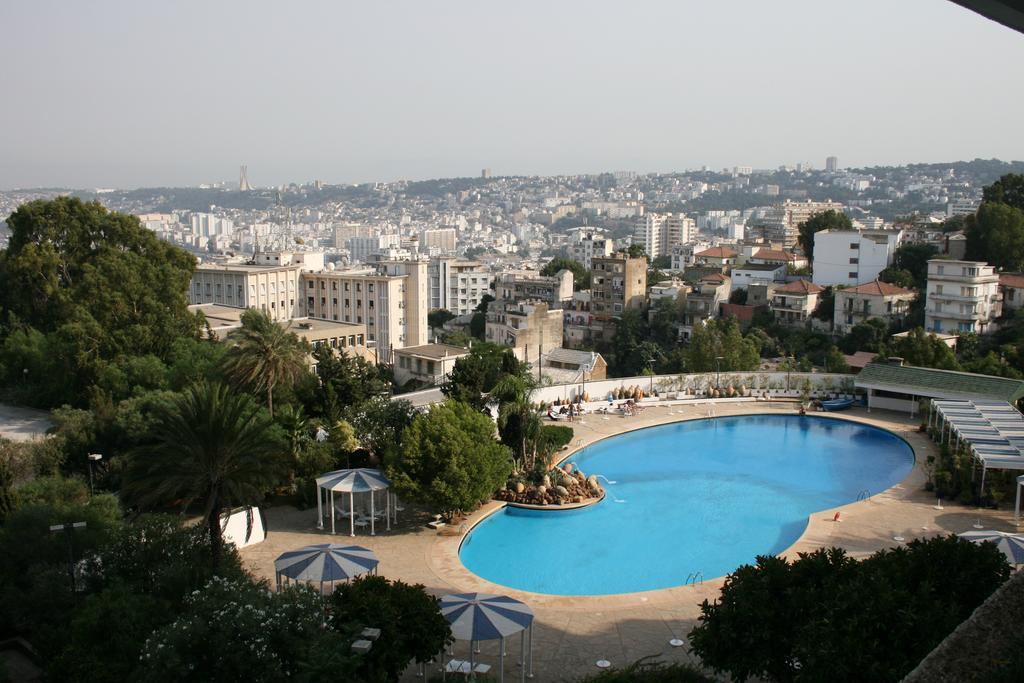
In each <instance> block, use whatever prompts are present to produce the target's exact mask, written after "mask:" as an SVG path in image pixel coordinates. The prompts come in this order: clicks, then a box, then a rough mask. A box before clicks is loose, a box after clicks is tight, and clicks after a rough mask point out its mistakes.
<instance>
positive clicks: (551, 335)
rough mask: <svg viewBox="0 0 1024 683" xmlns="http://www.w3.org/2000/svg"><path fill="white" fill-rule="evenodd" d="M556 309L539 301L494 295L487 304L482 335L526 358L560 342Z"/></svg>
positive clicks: (559, 319) (553, 347) (561, 320)
mask: <svg viewBox="0 0 1024 683" xmlns="http://www.w3.org/2000/svg"><path fill="white" fill-rule="evenodd" d="M562 316H563V314H562V311H561V310H560V309H550V308H548V305H547V304H546V303H544V302H543V301H506V300H504V299H498V300H497V301H492V302H491V303H490V304H488V306H487V324H486V328H485V333H484V338H485V339H486V340H487V341H489V342H491V343H492V344H499V345H501V346H508V347H511V348H512V349H513V350H514V351H515V354H516V356H517V357H518V358H520V359H521V360H526V361H529V360H530V359H531V358H533V359H536V358H537V356H538V354H540V355H543V354H546V353H548V352H549V351H551V350H552V349H557V348H559V347H560V346H562V322H563V318H562Z"/></svg>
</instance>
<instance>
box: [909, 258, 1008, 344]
mask: <svg viewBox="0 0 1024 683" xmlns="http://www.w3.org/2000/svg"><path fill="white" fill-rule="evenodd" d="M1002 312H1003V295H1002V293H1001V292H1000V291H999V275H998V274H997V273H996V272H995V268H994V267H993V266H990V265H988V264H987V263H985V262H984V261H945V260H942V259H932V260H931V261H928V293H927V299H926V301H925V314H924V315H925V329H927V330H928V331H929V332H937V333H947V334H959V333H965V332H978V333H982V332H985V331H986V330H988V327H989V325H991V324H992V322H993V321H994V320H995V319H996V318H998V317H999V316H1000V315H1002Z"/></svg>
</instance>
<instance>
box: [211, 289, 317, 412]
mask: <svg viewBox="0 0 1024 683" xmlns="http://www.w3.org/2000/svg"><path fill="white" fill-rule="evenodd" d="M308 353H309V350H308V345H307V344H306V343H305V342H303V341H301V340H300V339H299V338H298V337H296V336H295V333H294V332H288V331H287V330H286V329H284V328H283V327H281V326H280V325H278V324H277V323H275V322H274V321H273V320H271V319H270V316H269V315H267V314H266V313H264V312H262V311H257V310H256V309H252V308H251V309H249V310H247V311H246V312H245V313H243V314H242V326H241V327H240V328H238V329H237V330H232V331H231V333H230V334H228V352H227V354H226V355H225V356H224V372H225V374H226V376H227V377H228V378H229V379H230V380H231V381H232V382H233V383H234V384H235V385H237V386H242V387H247V388H249V389H251V390H252V391H254V392H257V393H261V394H262V393H265V394H266V395H267V410H269V411H270V416H271V417H273V416H274V389H275V388H277V387H279V386H284V387H287V386H290V385H291V384H293V383H294V382H295V380H296V379H298V378H299V376H301V375H302V373H303V372H305V371H306V370H307V369H308V368H309V361H308V359H307V355H308Z"/></svg>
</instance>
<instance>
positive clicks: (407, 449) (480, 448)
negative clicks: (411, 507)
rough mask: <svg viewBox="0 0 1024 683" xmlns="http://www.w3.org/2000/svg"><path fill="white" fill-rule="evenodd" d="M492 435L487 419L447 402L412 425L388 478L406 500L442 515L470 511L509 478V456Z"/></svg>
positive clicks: (459, 405) (470, 409) (463, 405)
mask: <svg viewBox="0 0 1024 683" xmlns="http://www.w3.org/2000/svg"><path fill="white" fill-rule="evenodd" d="M494 436H495V435H494V422H492V421H491V418H489V417H487V416H486V415H483V414H481V413H479V412H477V411H476V410H474V409H473V408H472V407H470V406H469V405H467V404H465V403H459V402H458V401H445V402H444V403H441V404H438V405H435V406H433V407H432V408H431V409H430V412H428V413H426V414H424V415H418V416H416V419H414V420H413V421H412V424H411V425H409V428H408V429H407V430H406V433H405V436H404V437H403V439H402V453H401V457H400V458H399V460H398V462H396V463H394V464H393V465H392V466H391V467H389V468H388V476H389V477H390V479H391V481H392V482H393V483H394V486H395V490H396V491H397V492H398V494H399V495H401V496H402V497H403V498H405V499H408V500H412V501H416V502H420V503H424V504H427V505H432V506H435V507H436V508H437V509H439V510H441V511H443V512H446V513H448V512H452V511H457V510H472V509H474V508H475V507H476V506H477V505H479V504H480V503H482V502H484V501H485V500H487V499H488V498H490V497H491V495H492V494H493V493H494V491H496V490H497V489H498V488H499V487H500V486H502V485H503V484H504V483H505V482H506V481H507V480H508V476H509V474H511V473H512V457H511V455H512V454H511V452H510V451H509V449H508V448H507V447H505V446H504V445H502V444H501V443H499V442H498V441H497V439H495V438H494Z"/></svg>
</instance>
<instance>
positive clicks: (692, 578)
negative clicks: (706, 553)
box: [683, 572, 704, 586]
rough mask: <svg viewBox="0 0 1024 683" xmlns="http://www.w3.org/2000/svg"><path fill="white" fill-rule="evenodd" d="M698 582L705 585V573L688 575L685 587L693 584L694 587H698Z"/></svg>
mask: <svg viewBox="0 0 1024 683" xmlns="http://www.w3.org/2000/svg"><path fill="white" fill-rule="evenodd" d="M698 582H699V583H701V584H703V583H704V572H691V573H689V574H687V575H686V583H684V584H683V585H684V586H689V585H691V584H693V585H694V586H696V585H697V583H698Z"/></svg>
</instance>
